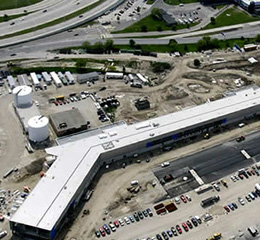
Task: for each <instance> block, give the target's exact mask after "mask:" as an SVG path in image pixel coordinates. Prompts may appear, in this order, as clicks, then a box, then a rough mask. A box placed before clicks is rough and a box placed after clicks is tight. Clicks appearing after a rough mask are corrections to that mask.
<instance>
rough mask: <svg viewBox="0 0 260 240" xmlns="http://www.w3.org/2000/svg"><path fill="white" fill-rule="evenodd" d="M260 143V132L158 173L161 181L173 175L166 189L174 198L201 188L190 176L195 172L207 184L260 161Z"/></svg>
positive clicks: (189, 158)
mask: <svg viewBox="0 0 260 240" xmlns="http://www.w3.org/2000/svg"><path fill="white" fill-rule="evenodd" d="M208 141H210V140H208ZM259 142H260V132H257V133H253V134H251V135H249V136H246V140H245V141H243V142H236V140H232V141H230V142H226V143H223V144H221V145H218V146H216V147H213V148H210V149H207V150H204V151H201V152H198V153H196V154H194V155H190V156H187V157H184V158H181V159H178V160H175V161H173V162H171V163H170V166H168V167H165V168H160V167H159V168H157V169H155V170H154V174H155V176H156V177H157V178H158V179H159V180H160V179H162V178H163V177H164V176H165V175H167V174H173V176H174V180H173V181H171V182H169V183H166V184H165V185H164V188H165V190H166V191H167V192H168V194H169V195H170V196H171V197H175V196H177V195H180V194H182V193H185V192H188V191H190V190H192V189H195V188H196V187H198V186H199V184H198V183H197V182H196V181H195V179H194V178H193V177H192V176H191V174H190V173H189V170H191V169H194V170H195V171H196V172H197V174H198V175H199V176H200V177H201V179H202V180H203V181H204V183H211V182H214V181H216V180H218V179H221V178H223V177H225V176H226V175H229V174H232V173H233V172H235V171H237V170H238V169H241V168H245V167H247V166H249V165H252V164H253V163H255V162H256V161H260V148H259ZM241 150H246V152H247V153H248V154H249V155H250V156H251V159H249V160H247V159H246V158H245V157H244V155H242V154H241ZM184 176H185V177H188V180H187V181H183V177H184Z"/></svg>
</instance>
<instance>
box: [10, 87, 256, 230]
mask: <svg viewBox="0 0 260 240" xmlns="http://www.w3.org/2000/svg"><path fill="white" fill-rule="evenodd" d="M259 104H260V89H255V88H249V89H245V90H241V91H238V92H236V93H235V94H233V95H231V96H228V97H226V98H223V99H220V100H217V101H214V102H208V103H205V104H202V105H199V106H195V107H192V108H188V109H184V110H182V111H178V112H174V113H171V114H168V115H165V116H161V117H157V118H154V119H150V120H147V121H144V122H141V123H136V124H132V125H127V124H123V125H118V126H117V125H116V126H113V125H112V127H111V128H110V129H105V130H103V133H102V134H97V135H94V136H90V137H88V138H84V139H81V140H77V141H74V142H69V143H66V144H64V145H60V146H56V147H52V148H49V149H46V152H47V153H49V154H53V155H56V156H57V160H56V161H55V162H54V163H53V165H52V166H51V168H50V169H49V170H48V171H47V173H46V176H45V177H43V178H42V179H41V180H40V181H39V183H38V184H37V185H36V187H35V188H34V189H33V190H32V192H31V193H30V195H29V196H28V198H27V199H26V200H25V202H24V203H23V205H22V206H21V207H20V208H19V209H18V210H17V212H16V213H15V214H14V215H13V216H12V218H11V221H12V222H17V223H21V224H25V225H30V226H34V227H37V228H41V229H46V230H52V228H53V227H54V226H55V223H56V222H57V221H58V219H59V217H60V216H61V214H62V213H63V211H64V209H65V208H66V207H67V206H68V204H69V203H70V201H71V199H72V197H73V195H74V194H75V192H76V190H77V189H78V187H79V186H80V184H81V183H82V182H83V180H84V179H85V177H86V175H87V174H88V173H89V171H90V170H91V168H92V166H93V164H94V163H95V162H96V161H97V159H98V157H99V155H100V154H101V153H103V152H106V151H107V150H105V149H104V148H103V146H102V144H103V143H107V142H112V143H113V145H114V147H113V149H112V150H113V151H115V150H116V149H119V148H121V147H124V146H128V145H130V144H133V143H137V142H141V141H143V140H146V141H147V142H149V141H151V140H152V138H154V137H158V136H159V135H163V134H165V133H168V132H173V131H175V130H176V131H177V130H179V129H184V128H186V127H190V126H193V125H195V124H197V123H200V122H202V121H203V122H204V121H207V120H213V119H215V118H218V117H224V116H226V115H228V114H230V113H234V112H237V111H241V110H243V109H246V108H249V107H252V106H255V105H259ZM109 151H111V149H110V150H109Z"/></svg>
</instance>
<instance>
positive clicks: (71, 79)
mask: <svg viewBox="0 0 260 240" xmlns="http://www.w3.org/2000/svg"><path fill="white" fill-rule="evenodd" d="M65 76H66V78H67V79H68V81H69V84H74V83H75V79H74V77H73V76H72V74H71V72H69V71H67V72H65Z"/></svg>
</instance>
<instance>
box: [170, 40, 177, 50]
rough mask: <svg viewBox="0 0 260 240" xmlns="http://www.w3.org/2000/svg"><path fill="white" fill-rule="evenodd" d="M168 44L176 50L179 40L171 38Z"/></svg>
mask: <svg viewBox="0 0 260 240" xmlns="http://www.w3.org/2000/svg"><path fill="white" fill-rule="evenodd" d="M168 45H169V46H170V47H171V51H172V52H173V51H175V50H176V47H177V41H176V40H175V39H170V41H169V43H168Z"/></svg>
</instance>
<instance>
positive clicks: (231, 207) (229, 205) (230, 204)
mask: <svg viewBox="0 0 260 240" xmlns="http://www.w3.org/2000/svg"><path fill="white" fill-rule="evenodd" d="M228 207H229V208H230V209H231V210H232V211H234V210H235V208H234V206H233V205H232V203H229V204H228Z"/></svg>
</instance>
